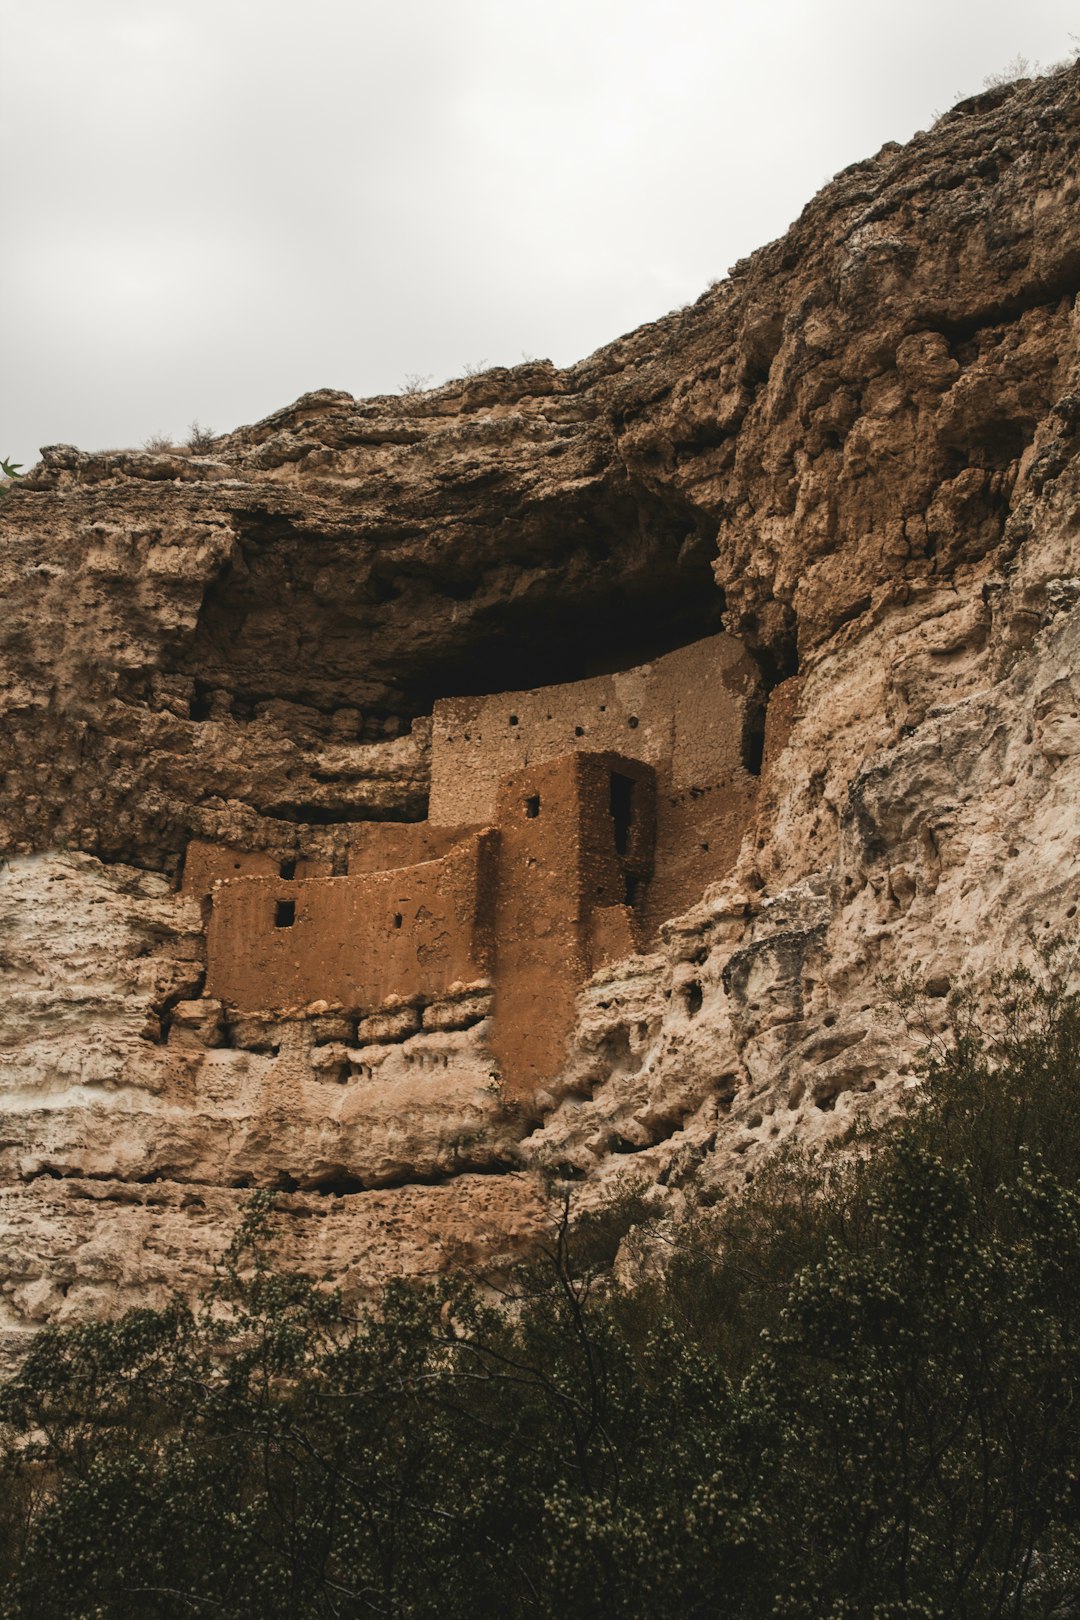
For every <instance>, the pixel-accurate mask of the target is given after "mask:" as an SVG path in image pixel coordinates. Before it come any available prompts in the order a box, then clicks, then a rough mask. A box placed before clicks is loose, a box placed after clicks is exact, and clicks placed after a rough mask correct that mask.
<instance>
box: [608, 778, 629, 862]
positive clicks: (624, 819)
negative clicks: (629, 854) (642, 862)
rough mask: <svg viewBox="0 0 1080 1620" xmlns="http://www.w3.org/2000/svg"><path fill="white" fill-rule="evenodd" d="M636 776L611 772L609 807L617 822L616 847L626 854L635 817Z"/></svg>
mask: <svg viewBox="0 0 1080 1620" xmlns="http://www.w3.org/2000/svg"><path fill="white" fill-rule="evenodd" d="M634 786H635V784H634V778H633V777H632V776H623V775H622V773H621V772H620V771H612V773H611V799H610V805H609V808H610V810H611V819H612V821H613V822H614V823H615V849H616V852H617V853H618V854H619V855H625V854H626V851H627V849H628V848H629V845H630V827H631V825H632V823H633V819H634Z"/></svg>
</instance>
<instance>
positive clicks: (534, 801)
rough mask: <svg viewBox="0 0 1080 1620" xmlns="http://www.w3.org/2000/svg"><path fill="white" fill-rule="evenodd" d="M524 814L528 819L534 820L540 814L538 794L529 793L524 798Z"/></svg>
mask: <svg viewBox="0 0 1080 1620" xmlns="http://www.w3.org/2000/svg"><path fill="white" fill-rule="evenodd" d="M525 814H526V816H527V817H528V819H529V820H530V821H535V820H536V818H537V816H538V815H539V814H540V795H539V793H531V794H530V795H529V797H528V798H527V799H526V800H525Z"/></svg>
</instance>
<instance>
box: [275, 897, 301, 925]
mask: <svg viewBox="0 0 1080 1620" xmlns="http://www.w3.org/2000/svg"><path fill="white" fill-rule="evenodd" d="M295 921H296V901H295V900H279V901H278V903H277V905H276V906H275V907H274V927H275V928H291V927H292V925H293V923H294V922H295Z"/></svg>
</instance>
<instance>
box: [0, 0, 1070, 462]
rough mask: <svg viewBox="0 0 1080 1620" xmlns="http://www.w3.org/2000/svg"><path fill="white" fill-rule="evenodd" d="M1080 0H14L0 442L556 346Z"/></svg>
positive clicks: (572, 355) (555, 350) (361, 384)
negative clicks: (298, 0) (289, 0)
mask: <svg viewBox="0 0 1080 1620" xmlns="http://www.w3.org/2000/svg"><path fill="white" fill-rule="evenodd" d="M1070 28H1071V29H1072V30H1073V31H1074V35H1075V34H1076V31H1077V30H1080V14H1078V12H1077V9H1076V6H1075V4H1074V3H1073V0H1025V4H1024V5H1022V6H1020V5H1017V4H1016V0H904V3H903V4H900V3H897V0H888V3H882V0H801V3H800V0H756V3H754V0H304V3H303V4H302V5H301V4H288V5H287V4H285V3H283V0H0V63H2V76H0V153H2V154H3V169H2V182H0V183H2V185H3V188H4V193H3V204H2V213H0V220H2V225H0V229H2V231H3V241H2V252H0V455H12V456H14V457H15V458H16V459H17V460H20V461H23V462H25V463H30V462H32V461H34V460H35V459H36V455H37V449H38V447H39V446H40V445H43V444H51V443H57V442H72V443H76V444H79V445H81V446H83V447H84V448H86V449H97V448H105V447H110V446H121V445H141V444H142V443H143V442H144V441H145V439H146V438H147V437H148V436H150V435H152V434H165V435H169V436H174V437H177V438H183V437H184V436H186V431H187V428H188V425H189V424H190V422H191V421H192V419H193V418H197V419H198V420H199V421H200V422H201V423H203V424H204V425H206V426H210V427H212V428H214V429H216V430H217V431H219V432H223V431H225V430H226V429H227V428H232V427H236V426H238V425H239V424H240V423H242V422H250V421H254V420H256V419H257V418H258V417H260V416H263V415H266V414H267V413H268V412H269V411H271V410H274V409H276V408H277V407H278V406H280V405H284V404H287V403H288V402H289V401H290V400H292V399H293V398H295V397H296V396H297V395H298V394H301V393H304V392H305V391H306V390H308V389H312V388H321V387H332V388H346V389H348V390H349V391H350V392H352V393H354V394H358V395H365V394H374V393H386V392H396V391H397V390H399V389H400V388H401V386H402V384H403V382H404V381H405V379H406V377H408V376H409V375H410V374H421V375H430V377H431V378H432V380H433V381H435V382H441V381H443V380H444V379H445V378H447V377H450V376H459V375H460V374H461V373H462V372H463V371H464V369H465V368H466V366H471V365H478V364H480V363H482V362H486V363H488V364H504V365H513V364H516V363H517V362H518V361H520V360H521V359H522V358H523V357H524V356H532V355H538V356H542V355H548V356H550V357H551V358H552V359H553V360H555V361H556V362H557V363H559V364H566V363H569V362H570V361H573V360H576V359H579V358H580V357H581V356H583V355H585V354H588V353H589V352H590V351H591V350H593V349H595V348H598V347H599V346H600V345H601V344H602V343H605V342H608V341H609V340H610V339H612V338H614V337H617V336H618V335H619V334H620V333H621V332H624V331H626V330H628V329H630V328H631V327H633V326H636V325H638V324H639V323H641V322H642V321H646V320H650V319H653V318H654V317H656V316H658V315H661V314H663V313H664V312H665V311H667V310H669V309H672V308H674V307H675V306H676V305H678V304H682V303H685V302H687V301H688V300H691V299H693V298H695V297H697V295H698V294H699V293H700V292H701V291H702V290H703V288H704V287H705V286H706V285H707V284H708V283H709V282H710V281H712V280H714V279H716V278H717V277H718V276H722V275H723V274H724V272H725V271H726V269H727V267H728V266H729V265H730V264H733V263H734V262H735V260H736V259H738V258H740V257H742V256H743V255H744V254H746V253H749V252H750V251H752V249H754V248H755V247H758V246H760V245H761V244H762V243H763V242H766V241H768V240H769V239H771V238H772V237H775V236H777V235H779V234H780V233H781V232H782V231H783V230H784V229H785V228H786V227H787V225H788V224H789V223H790V222H791V220H792V219H793V218H795V216H796V215H797V214H798V213H799V211H800V210H801V208H802V206H803V204H804V203H805V202H806V201H807V200H808V199H809V197H810V196H811V195H812V194H813V193H814V192H815V191H816V190H817V189H818V188H819V187H820V186H821V185H822V184H823V182H824V181H825V180H826V179H828V178H829V177H830V176H831V175H832V174H833V173H834V172H835V171H836V170H837V169H841V168H843V167H845V166H846V165H847V164H848V163H852V162H854V161H855V160H856V159H858V158H862V157H867V156H869V155H871V154H872V153H873V152H875V151H876V150H877V148H878V147H879V146H880V145H881V144H882V143H883V142H884V141H886V140H900V141H903V140H906V139H907V138H908V137H909V136H911V135H912V134H913V133H914V132H915V131H916V130H918V129H921V128H926V127H927V126H928V125H929V124H930V123H931V122H932V120H933V118H934V115H935V113H936V112H938V111H942V110H944V109H945V108H947V107H948V106H950V105H951V104H952V102H953V101H955V100H956V99H957V97H958V96H960V95H970V94H973V93H974V92H975V91H977V90H979V89H981V88H982V84H983V80H984V78H985V77H986V76H987V75H988V74H993V73H995V72H998V71H1000V70H1002V69H1003V68H1005V67H1006V65H1007V64H1009V63H1010V62H1012V61H1013V60H1014V59H1015V58H1016V57H1017V56H1018V55H1022V56H1024V57H1026V58H1028V59H1029V60H1031V61H1039V62H1042V63H1043V64H1047V63H1050V62H1054V61H1057V60H1060V59H1061V58H1062V57H1064V56H1066V55H1068V53H1069V52H1070V50H1071V49H1072V47H1073V46H1074V45H1075V44H1076V43H1080V37H1070Z"/></svg>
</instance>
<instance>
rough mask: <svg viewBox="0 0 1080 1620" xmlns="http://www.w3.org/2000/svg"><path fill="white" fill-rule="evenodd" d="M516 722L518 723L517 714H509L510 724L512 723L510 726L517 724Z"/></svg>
mask: <svg viewBox="0 0 1080 1620" xmlns="http://www.w3.org/2000/svg"><path fill="white" fill-rule="evenodd" d="M517 723H518V717H517V715H516V714H512V715H511V716H510V724H511V725H512V726H516V725H517Z"/></svg>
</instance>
